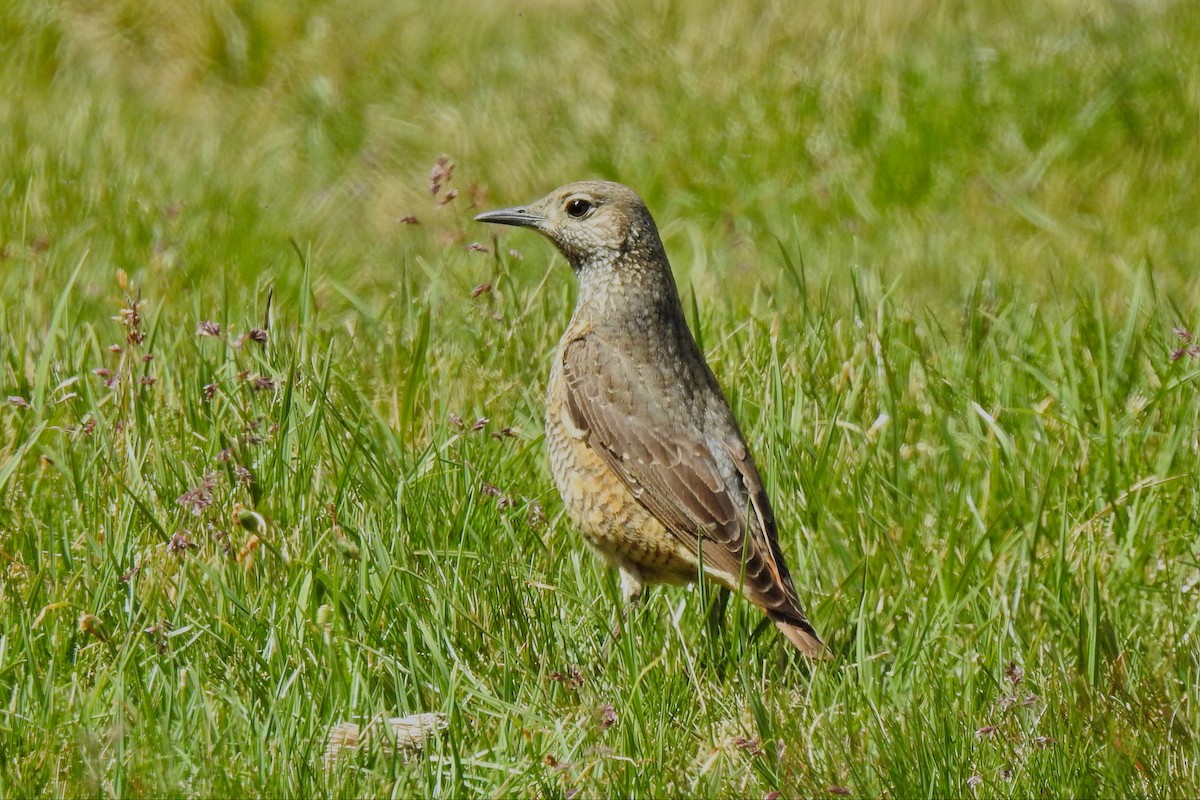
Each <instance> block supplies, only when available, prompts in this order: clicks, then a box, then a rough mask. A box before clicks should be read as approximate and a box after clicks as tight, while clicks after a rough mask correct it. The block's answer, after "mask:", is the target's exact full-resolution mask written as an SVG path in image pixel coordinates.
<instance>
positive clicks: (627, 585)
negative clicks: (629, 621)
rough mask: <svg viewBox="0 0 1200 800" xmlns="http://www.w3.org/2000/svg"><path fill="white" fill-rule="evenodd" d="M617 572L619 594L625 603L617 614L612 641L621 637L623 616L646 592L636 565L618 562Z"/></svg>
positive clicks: (635, 605)
mask: <svg viewBox="0 0 1200 800" xmlns="http://www.w3.org/2000/svg"><path fill="white" fill-rule="evenodd" d="M617 572H618V573H620V575H621V594H622V595H623V596H624V597H625V605H624V606H622V608H621V610H620V611H619V612H618V614H617V621H616V625H615V626H614V627H613V632H612V638H613V641H616V640H617V639H620V638H621V628H622V627H623V625H624V623H625V618H626V617H628V616H629V612H630V611H632V610H633V609H634V608H636V607H637V605H638V603H640V602H641V600H642V596H643V595H644V594H645V593H646V584H645V582H644V581H643V580H642V573H641V572H639V571H638V568H637V567H635V566H633V565H632V564H620V565H618V566H617Z"/></svg>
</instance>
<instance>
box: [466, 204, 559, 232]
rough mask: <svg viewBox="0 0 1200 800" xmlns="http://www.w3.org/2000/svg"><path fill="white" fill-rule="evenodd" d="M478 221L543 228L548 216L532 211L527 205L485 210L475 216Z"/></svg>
mask: <svg viewBox="0 0 1200 800" xmlns="http://www.w3.org/2000/svg"><path fill="white" fill-rule="evenodd" d="M475 221H476V222H494V223H496V224H497V225H516V226H517V227H519V228H541V227H542V224H543V223H544V222H545V221H546V218H545V217H543V216H542V215H541V214H537V213H534V212H533V211H530V210H529V209H528V208H527V207H525V206H517V207H516V208H501V209H498V210H496V211H485V212H483V213H482V214H480V215H479V216H477V217H476V218H475Z"/></svg>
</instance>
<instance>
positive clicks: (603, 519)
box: [546, 347, 696, 583]
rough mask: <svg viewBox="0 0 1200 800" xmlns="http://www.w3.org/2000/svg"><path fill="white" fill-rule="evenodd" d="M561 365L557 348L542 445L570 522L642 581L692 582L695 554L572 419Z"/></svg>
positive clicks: (560, 351)
mask: <svg viewBox="0 0 1200 800" xmlns="http://www.w3.org/2000/svg"><path fill="white" fill-rule="evenodd" d="M561 363H562V348H561V347H560V348H559V351H558V352H557V353H556V354H555V359H554V366H553V367H552V368H551V371H550V386H549V391H548V392H547V398H546V445H547V448H548V450H549V454H550V472H551V473H552V474H553V475H554V482H555V483H556V484H557V486H558V492H559V495H560V496H561V497H562V500H563V506H564V507H565V509H566V512H567V516H568V517H569V518H570V520H571V523H572V524H573V525H574V526H575V527H576V528H577V529H578V530H579V531H580V532H581V533H582V534H583V536H584V538H585V539H586V540H587V541H588V543H589V544H591V545H592V546H593V547H595V548H596V550H598V551H599V552H600V554H601V555H602V556H604V557H605V558H606V559H607V560H609V561H610V562H611V563H612V564H614V565H616V564H618V563H621V562H626V563H628V564H632V565H636V566H637V567H638V568H639V570H640V572H641V573H642V577H643V578H644V579H645V580H647V581H650V582H663V581H666V582H672V583H678V582H682V581H689V580H694V579H695V578H696V562H695V557H694V555H693V554H692V553H691V552H689V551H688V550H687V549H686V548H684V547H683V546H682V545H681V544H680V542H679V540H678V539H676V538H675V537H674V536H672V535H671V533H670V532H669V531H668V530H667V529H666V528H664V527H663V525H662V524H661V523H660V522H659V521H658V520H657V519H655V517H654V516H653V515H652V514H651V513H650V512H649V511H647V510H646V508H645V507H644V506H643V505H642V504H641V503H639V502H638V501H637V498H635V497H634V496H633V492H631V491H630V490H629V488H628V487H627V486H626V485H625V484H624V482H622V481H621V479H620V478H619V477H618V476H617V475H616V474H614V473H613V471H612V470H611V469H610V468H609V467H608V465H607V464H606V463H605V462H604V460H603V459H602V458H601V457H600V456H599V455H598V454H597V453H596V452H595V451H594V450H593V449H592V448H591V447H590V446H589V445H588V443H587V432H586V431H583V430H581V429H580V428H579V427H578V426H577V425H576V424H575V423H574V421H573V420H572V419H571V415H570V413H569V411H568V408H567V401H566V383H565V380H564V379H563V377H562V370H561V367H560V364H561Z"/></svg>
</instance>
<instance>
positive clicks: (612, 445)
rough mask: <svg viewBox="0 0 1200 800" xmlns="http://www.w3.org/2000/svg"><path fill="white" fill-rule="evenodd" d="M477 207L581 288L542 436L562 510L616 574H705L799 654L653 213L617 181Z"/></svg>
mask: <svg viewBox="0 0 1200 800" xmlns="http://www.w3.org/2000/svg"><path fill="white" fill-rule="evenodd" d="M477 219H479V220H481V221H484V222H496V223H501V224H506V225H519V226H523V227H528V228H533V229H534V230H537V231H539V232H540V233H542V234H543V235H545V236H547V237H548V238H549V239H550V240H551V241H553V242H554V244H555V245H557V247H558V249H559V250H560V251H561V252H562V253H563V255H565V256H566V258H567V260H568V261H569V262H570V264H571V267H572V268H573V269H574V271H575V274H576V275H577V276H578V279H579V299H578V301H577V303H576V306H575V313H574V315H573V316H572V318H571V323H570V325H569V326H568V327H567V331H566V333H565V334H564V335H563V337H562V340H561V341H560V342H559V347H558V351H557V352H556V353H555V358H554V364H553V366H552V367H551V371H550V386H549V391H548V395H547V409H546V440H547V442H548V445H549V450H550V466H551V472H552V473H553V474H554V479H555V482H556V483H557V485H558V489H559V492H560V494H561V495H562V498H563V503H564V505H565V507H566V510H567V514H568V516H569V517H570V519H571V522H572V523H573V524H574V525H575V526H576V527H577V528H579V530H580V531H581V532H582V533H583V535H584V537H585V538H586V539H587V540H588V542H589V543H590V544H591V545H592V546H593V547H594V548H595V549H596V550H597V551H598V552H599V553H600V554H601V555H602V556H603V557H604V558H605V559H606V560H608V561H609V563H611V564H612V565H613V566H615V567H617V569H618V570H619V571H620V574H621V583H622V587H623V589H624V591H625V593H626V595H627V597H628V598H629V600H630V601H631V602H633V601H636V600H637V598H638V597H639V596H640V595H641V593H642V590H643V587H644V585H645V584H646V583H655V582H666V583H685V582H688V581H693V580H696V579H698V578H699V577H700V572H701V565H703V567H702V569H703V572H704V574H705V575H706V576H707V577H708V578H709V579H711V580H714V581H716V582H717V583H719V584H721V585H722V586H725V587H727V588H729V589H731V590H733V591H735V592H739V593H741V594H742V595H744V596H745V597H746V598H747V599H748V600H750V601H751V602H753V603H754V604H756V605H758V606H759V607H761V608H762V609H763V610H764V611H765V612H766V613H767V615H768V616H770V618H771V619H772V620H773V621H774V622H775V624H776V625H778V626H779V628H780V630H782V631H783V633H784V634H785V635H786V636H787V637H788V639H789V640H790V641H791V642H792V643H793V644H794V645H795V646H796V647H797V648H798V649H799V650H800V651H801V652H803V653H804V654H805V655H808V656H818V657H819V656H823V655H825V649H824V645H823V644H822V642H821V639H820V637H819V636H817V633H816V631H815V630H814V629H813V627H812V625H811V624H810V623H809V622H808V619H807V618H806V617H805V615H804V611H803V610H802V608H801V606H800V601H799V598H798V597H797V595H796V589H795V586H794V584H793V583H792V579H791V576H790V574H789V573H788V569H787V566H786V564H785V563H784V559H783V554H782V553H781V552H780V550H779V544H778V540H777V536H776V529H775V518H774V516H773V514H772V512H771V505H770V502H769V500H768V499H767V495H766V492H765V490H764V488H763V482H762V478H761V477H760V476H759V473H758V468H757V467H755V465H754V459H753V458H752V457H751V455H750V451H749V449H748V447H747V446H746V440H745V437H743V436H742V432H741V430H740V429H739V428H738V425H737V421H736V420H735V419H734V417H733V413H732V411H730V408H729V403H728V401H727V400H726V399H725V395H724V393H723V392H722V391H721V387H720V386H719V384H718V383H717V380H716V378H715V377H714V376H713V373H712V370H711V369H709V367H708V364H707V363H706V362H705V360H704V356H703V354H702V353H701V352H700V349H699V348H698V347H697V346H696V342H695V339H693V338H692V334H691V332H690V331H689V330H688V327H687V323H686V321H685V319H684V314H683V308H682V306H681V304H680V302H679V293H678V291H677V289H676V287H675V280H674V278H673V277H672V275H671V266H670V264H669V263H668V261H667V257H666V253H665V252H664V250H663V246H662V241H661V239H660V238H659V235H658V229H657V227H656V226H655V224H654V220H653V219H652V218H651V216H650V212H649V211H648V210H647V209H646V206H645V204H644V203H643V202H642V200H641V198H639V197H638V196H637V194H635V193H634V192H633V191H632V190H631V189H629V188H627V187H625V186H622V185H620V184H617V183H608V182H603V181H587V182H582V183H573V184H568V185H567V186H563V187H562V188H560V189H556V190H555V191H553V192H551V193H550V194H549V195H547V196H546V197H544V198H542V199H541V200H539V201H537V202H535V203H533V204H531V205H529V206H524V207H521V208H512V209H504V210H501V211H491V212H488V213H485V214H480V215H479V216H478V217H477Z"/></svg>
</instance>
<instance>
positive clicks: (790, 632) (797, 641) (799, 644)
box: [771, 616, 833, 659]
mask: <svg viewBox="0 0 1200 800" xmlns="http://www.w3.org/2000/svg"><path fill="white" fill-rule="evenodd" d="M771 619H772V621H773V622H774V623H775V625H776V626H778V628H779V630H781V631H782V632H783V635H784V636H786V637H787V639H788V641H789V642H791V643H792V644H793V645H795V646H796V649H797V650H799V651H800V652H801V653H803V654H804V655H806V656H808V657H809V658H818V659H829V658H833V653H831V652H829V648H828V647H826V646H825V643H824V642H822V641H821V637H820V636H817V632H816V630H815V629H814V628H813V626H812V625H810V624H809V622H808V620H806V619H804V618H803V617H801V618H800V620H799V622H800V623H802V624H797V620H794V619H782V618H780V617H774V616H773V617H772V618H771Z"/></svg>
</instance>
